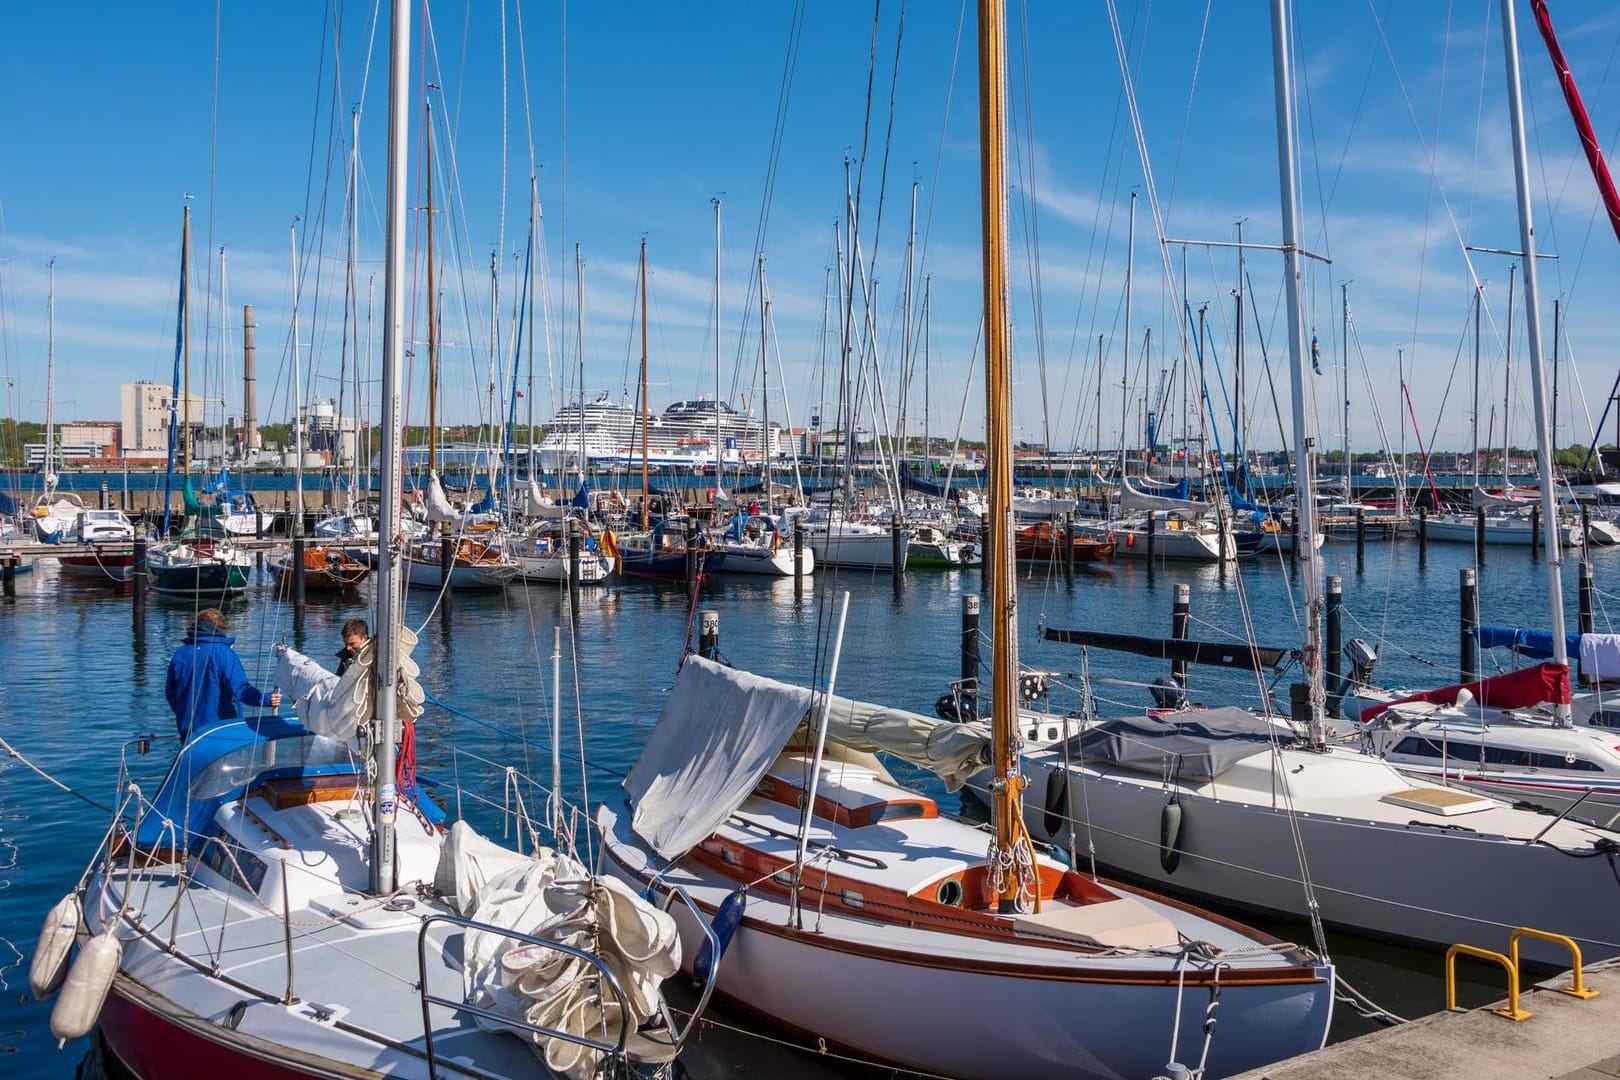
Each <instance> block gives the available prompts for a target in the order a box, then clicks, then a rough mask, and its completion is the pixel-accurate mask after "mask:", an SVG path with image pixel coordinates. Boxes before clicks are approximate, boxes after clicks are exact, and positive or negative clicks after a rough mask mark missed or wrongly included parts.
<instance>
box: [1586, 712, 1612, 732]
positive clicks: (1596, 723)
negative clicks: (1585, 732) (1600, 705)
mask: <svg viewBox="0 0 1620 1080" xmlns="http://www.w3.org/2000/svg"><path fill="white" fill-rule="evenodd" d="M1587 723H1589V724H1591V725H1592V726H1593V727H1606V728H1620V709H1599V710H1598V711H1597V712H1595V713H1593V714H1592V718H1591V719H1590V720H1588V721H1587Z"/></svg>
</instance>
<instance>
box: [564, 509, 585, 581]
mask: <svg viewBox="0 0 1620 1080" xmlns="http://www.w3.org/2000/svg"><path fill="white" fill-rule="evenodd" d="M583 543H584V538H583V537H582V536H581V535H580V528H579V519H578V518H569V519H568V580H569V581H570V582H572V583H573V586H574V587H575V588H578V587H579V584H580V581H579V559H580V547H581V545H583Z"/></svg>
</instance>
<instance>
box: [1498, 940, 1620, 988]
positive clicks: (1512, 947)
mask: <svg viewBox="0 0 1620 1080" xmlns="http://www.w3.org/2000/svg"><path fill="white" fill-rule="evenodd" d="M1524 937H1532V938H1537V939H1539V940H1541V941H1550V942H1552V943H1553V944H1554V945H1559V944H1562V945H1566V946H1568V947H1569V954H1570V956H1571V957H1572V958H1573V959H1574V961H1575V966H1574V967H1573V968H1572V969H1571V971H1570V974H1572V975H1573V976H1574V977H1575V978H1574V981H1573V982H1572V983H1570V985H1568V986H1564V987H1560V988H1559V990H1558V992H1559V993H1560V994H1568V995H1569V996H1570V997H1574V998H1580V999H1581V1000H1582V1001H1590V1000H1591V999H1592V998H1595V997H1597V996H1598V992H1597V991H1596V990H1589V989H1587V988H1586V985H1585V984H1584V983H1583V982H1582V981H1581V947H1580V946H1579V945H1577V944H1575V940H1574V939H1573V938H1568V937H1565V936H1564V935H1563V934H1552V933H1548V932H1547V931H1546V930H1534V929H1532V928H1530V927H1528V926H1521V927H1519V928H1518V929H1517V930H1515V931H1513V934H1512V936H1511V937H1509V938H1508V952H1509V953H1510V954H1511V955H1512V957H1513V966H1514V968H1515V969H1517V968H1518V966H1519V939H1520V938H1524Z"/></svg>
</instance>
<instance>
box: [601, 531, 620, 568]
mask: <svg viewBox="0 0 1620 1080" xmlns="http://www.w3.org/2000/svg"><path fill="white" fill-rule="evenodd" d="M602 550H603V551H604V552H605V553H606V554H607V557H608V558H610V559H612V560H613V569H614V572H615V573H617V572H618V570H619V565H620V560H619V538H618V537H616V536H614V535H613V530H612V529H603V530H602Z"/></svg>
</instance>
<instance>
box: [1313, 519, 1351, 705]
mask: <svg viewBox="0 0 1620 1080" xmlns="http://www.w3.org/2000/svg"><path fill="white" fill-rule="evenodd" d="M1358 512H1359V511H1358ZM1343 620H1344V578H1342V577H1340V576H1339V575H1338V574H1329V575H1328V579H1327V649H1326V652H1327V655H1326V656H1324V657H1323V658H1322V668H1323V670H1324V671H1325V672H1326V673H1327V692H1328V701H1327V704H1328V715H1329V716H1338V715H1339V701H1340V700H1341V699H1342V698H1343V696H1344V680H1343V678H1342V672H1343V657H1344V622H1343Z"/></svg>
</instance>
